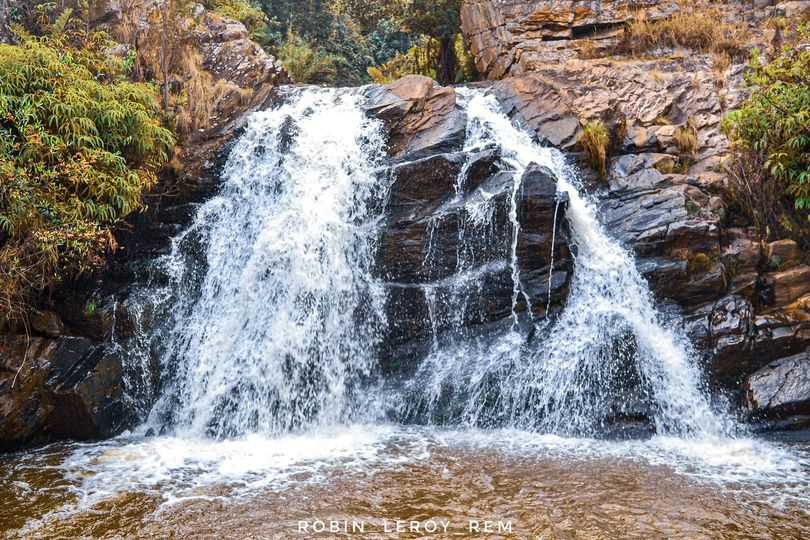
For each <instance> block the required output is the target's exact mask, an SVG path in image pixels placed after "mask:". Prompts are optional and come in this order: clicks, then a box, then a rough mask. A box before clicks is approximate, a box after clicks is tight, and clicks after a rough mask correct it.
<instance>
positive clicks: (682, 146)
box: [673, 118, 700, 159]
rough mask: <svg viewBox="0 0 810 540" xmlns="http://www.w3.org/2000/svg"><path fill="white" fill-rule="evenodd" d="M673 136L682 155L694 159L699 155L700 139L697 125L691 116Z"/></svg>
mask: <svg viewBox="0 0 810 540" xmlns="http://www.w3.org/2000/svg"><path fill="white" fill-rule="evenodd" d="M673 137H674V138H675V144H676V145H677V147H678V150H679V151H680V152H681V156H682V157H687V158H690V159H693V158H694V157H695V156H696V155H697V152H698V150H699V149H700V141H699V140H698V132H697V127H696V126H695V122H694V120H693V119H692V118H689V120H687V122H686V124H684V125H683V126H681V127H679V128H678V129H676V130H675V133H674V135H673Z"/></svg>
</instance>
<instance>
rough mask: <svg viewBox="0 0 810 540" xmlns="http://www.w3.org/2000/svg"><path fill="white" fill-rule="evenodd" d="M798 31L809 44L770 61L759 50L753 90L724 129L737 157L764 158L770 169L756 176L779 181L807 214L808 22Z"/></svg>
mask: <svg viewBox="0 0 810 540" xmlns="http://www.w3.org/2000/svg"><path fill="white" fill-rule="evenodd" d="M798 35H799V38H800V39H799V41H800V43H802V42H803V44H801V45H797V46H794V47H787V48H785V49H783V50H782V52H781V53H780V54H779V55H778V56H777V57H776V58H775V59H774V60H773V61H772V62H770V63H769V64H764V63H763V61H762V59H761V56H760V54H759V52H758V51H755V52H754V54H753V57H752V60H751V66H750V68H751V69H750V72H749V73H748V75H747V77H746V78H747V81H748V83H749V84H750V85H751V87H752V92H751V95H750V97H749V98H748V99H747V100H746V101H745V102H744V103H743V105H742V107H740V109H739V110H737V111H734V112H732V113H729V115H728V116H727V117H726V118H725V119H724V122H723V131H724V133H725V134H726V135H727V136H728V137H729V139H731V141H732V143H733V146H734V151H735V154H736V159H737V161H738V162H745V163H749V164H750V163H762V165H763V168H764V170H763V171H762V174H761V175H756V177H757V178H760V179H761V181H763V182H775V183H777V184H778V186H779V191H781V192H782V193H784V194H785V195H786V196H787V197H789V198H790V199H791V200H792V204H793V206H794V207H795V209H796V210H797V211H798V212H800V213H802V214H806V213H807V210H808V209H810V44H808V43H807V42H808V41H810V31H809V30H808V28H807V27H802V28H801V29H800V30H799V34H798ZM748 168H749V169H750V167H748ZM737 169H738V170H739V167H738V168H737ZM748 177H751V175H750V174H749V175H748ZM771 212H773V213H778V209H776V208H772V209H771ZM760 221H763V222H773V221H774V220H773V219H761V220H760ZM801 221H805V220H801ZM773 232H775V231H773Z"/></svg>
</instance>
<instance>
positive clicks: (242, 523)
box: [0, 426, 810, 540]
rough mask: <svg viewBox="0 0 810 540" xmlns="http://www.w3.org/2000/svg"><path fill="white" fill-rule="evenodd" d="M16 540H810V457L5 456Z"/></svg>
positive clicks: (380, 444)
mask: <svg viewBox="0 0 810 540" xmlns="http://www.w3.org/2000/svg"><path fill="white" fill-rule="evenodd" d="M0 471H1V472H0V529H2V530H3V531H4V536H5V537H6V538H77V537H89V538H167V537H175V538H380V539H382V538H521V539H523V538H530V539H539V538H542V539H544V540H550V539H580V538H582V539H597V538H599V539H601V538H639V539H642V538H643V539H650V538H688V539H695V538H729V539H731V538H786V539H787V538H796V539H803V538H810V484H808V479H810V445H808V444H807V443H785V442H781V443H777V442H765V441H757V440H751V439H741V440H703V441H683V440H678V439H667V438H656V439H653V440H652V441H647V442H606V441H594V440H575V439H563V438H559V437H554V436H542V435H537V434H530V433H525V432H513V431H497V432H477V431H463V432H458V431H455V432H454V431H440V430H435V429H428V428H402V427H386V426H382V427H381V426H376V427H368V426H353V427H346V428H340V429H338V428H335V429H329V430H323V431H321V432H318V433H316V434H304V435H291V436H287V437H282V438H277V439H269V438H262V437H248V438H245V439H241V440H236V441H220V442H215V441H207V440H194V439H181V438H171V437H158V438H150V439H146V438H142V437H137V436H134V435H126V436H122V437H119V438H118V439H115V440H112V441H108V442H105V443H99V444H92V445H78V444H70V445H53V446H50V447H47V448H43V449H40V450H36V451H30V452H26V453H20V454H17V455H11V456H5V457H2V458H0Z"/></svg>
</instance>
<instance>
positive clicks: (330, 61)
mask: <svg viewBox="0 0 810 540" xmlns="http://www.w3.org/2000/svg"><path fill="white" fill-rule="evenodd" d="M278 58H279V60H281V63H282V64H284V68H285V69H286V70H287V73H289V74H290V77H292V79H293V80H294V81H295V82H298V83H322V82H328V81H330V80H332V79H333V78H334V76H335V73H336V72H335V57H334V56H332V55H330V54H329V53H327V52H325V51H324V50H323V49H316V48H315V47H313V46H312V45H310V44H309V43H308V42H307V41H306V40H305V39H304V38H302V37H300V36H298V35H297V34H295V33H293V31H292V30H290V31H289V32H287V39H286V41H285V42H284V44H283V45H282V46H281V47H279V49H278Z"/></svg>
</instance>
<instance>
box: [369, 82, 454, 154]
mask: <svg viewBox="0 0 810 540" xmlns="http://www.w3.org/2000/svg"><path fill="white" fill-rule="evenodd" d="M367 98H368V100H367V105H366V107H367V109H368V111H369V112H370V113H371V114H373V115H375V116H377V117H378V118H381V119H383V120H384V121H385V122H386V124H387V126H388V130H389V139H388V144H389V148H390V150H391V153H392V155H393V156H394V157H396V158H404V157H406V156H407V158H408V159H410V160H414V159H420V158H424V157H427V156H430V155H432V154H435V153H440V152H452V151H457V150H461V148H462V146H463V144H464V135H465V132H466V129H467V120H466V116H465V114H464V112H463V111H462V110H461V109H460V108H459V107H458V106H457V104H456V91H455V90H454V89H453V88H450V87H442V86H439V85H438V84H436V82H435V81H434V80H433V79H431V78H429V77H422V76H419V75H411V76H408V77H404V78H402V79H400V80H398V81H396V82H394V83H391V84H389V85H386V86H373V87H371V88H370V90H369V91H368V92H367Z"/></svg>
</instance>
